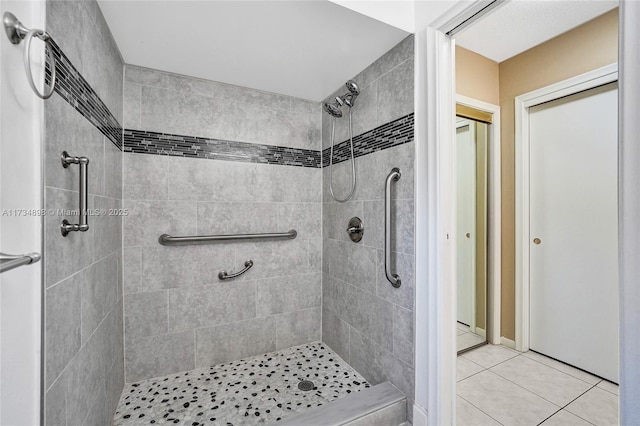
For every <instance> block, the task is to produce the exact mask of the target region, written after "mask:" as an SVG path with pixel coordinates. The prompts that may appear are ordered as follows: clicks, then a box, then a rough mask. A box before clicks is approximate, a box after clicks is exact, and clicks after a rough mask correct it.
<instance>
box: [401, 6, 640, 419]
mask: <svg viewBox="0 0 640 426" xmlns="http://www.w3.org/2000/svg"><path fill="white" fill-rule="evenodd" d="M423 3H426V2H417V3H416V11H415V13H416V22H417V23H418V22H419V21H418V18H419V17H420V16H419V15H420V14H422V13H423V12H424V11H423V10H422V6H421V4H423ZM465 3H466V2H458V3H455V4H454V6H452V7H451V9H450V10H449V11H447V12H446V13H445V14H444V15H443V16H442V17H440V18H439V19H437V20H436V21H434V22H431V23H429V24H427V25H426V26H422V25H420V26H417V27H416V36H415V97H414V105H415V141H416V146H415V149H416V161H415V166H416V167H415V184H416V186H415V199H416V203H415V210H416V260H417V261H416V271H415V272H416V293H415V299H416V300H415V302H416V306H415V400H414V407H413V424H414V425H416V426H423V425H426V424H427V411H428V421H429V423H430V424H435V425H450V424H455V401H456V385H455V383H456V370H455V359H456V358H455V357H456V355H455V335H456V331H455V326H454V325H453V321H454V319H455V306H454V304H455V298H454V297H453V295H452V294H451V292H450V291H448V287H450V283H451V281H450V277H447V278H449V281H448V280H447V278H445V277H444V275H446V271H447V269H448V268H449V266H448V264H447V259H446V256H444V255H443V251H447V247H446V246H444V244H443V241H444V240H445V231H446V227H445V226H444V224H443V219H444V218H443V217H442V216H443V215H447V214H452V213H453V211H452V210H450V209H451V206H449V205H447V204H444V203H443V200H442V198H441V197H442V195H443V194H442V193H441V191H442V189H450V188H446V185H443V184H442V182H441V179H442V175H443V174H444V175H446V172H447V169H446V166H447V165H448V162H447V161H446V157H445V158H442V157H440V156H439V155H438V154H439V151H440V148H441V147H442V146H443V145H446V144H448V143H450V142H451V140H452V139H453V136H454V135H453V131H452V130H453V129H452V128H451V129H450V128H449V123H450V121H449V120H451V117H453V116H454V115H455V96H454V91H455V89H454V84H453V81H454V74H455V58H454V57H453V56H454V54H453V49H452V40H451V38H450V37H448V36H447V35H446V34H447V32H449V31H451V30H453V29H455V28H456V26H459V25H462V24H464V23H471V22H473V21H474V20H475V17H474V15H475V14H477V13H480V12H481V11H482V9H483V8H485V7H487V6H491V5H492V4H493V3H492V2H491V1H487V0H475V1H473V2H472V3H471V4H469V3H466V4H465ZM495 3H497V2H495ZM638 20H640V2H627V1H623V2H621V3H620V29H619V37H620V57H619V61H620V79H619V84H620V87H619V94H620V99H619V105H620V111H619V113H620V126H619V132H620V150H621V155H620V191H619V195H620V196H619V200H620V203H621V211H620V230H619V235H620V242H619V246H620V310H621V311H620V380H621V384H620V424H627V423H629V422H630V421H631V420H632V419H636V418H638V417H640V406H639V405H638V404H637V403H636V401H637V400H638V398H640V363H639V362H638V359H639V357H640V355H638V351H637V348H638V347H639V346H640V337H639V335H638V332H637V330H638V328H640V315H638V314H637V306H638V304H640V286H638V282H639V281H640V264H639V263H638V262H637V261H636V259H637V257H638V253H640V237H639V235H640V232H637V231H638V229H639V228H640V221H638V217H639V214H640V195H639V194H640V191H638V188H639V187H640V168H638V167H637V165H638V163H639V162H640V149H639V148H638V143H637V140H638V137H637V135H638V134H639V133H640V121H639V120H638V119H637V117H638V114H639V113H640V101H639V98H638V93H640V82H639V81H638V79H637V75H638V72H640V51H639V50H638V48H637V40H638V36H639V35H640V28H639V27H638V25H637V22H638ZM451 127H453V126H451ZM443 187H444V188H443ZM443 246H444V247H443ZM439 249H441V250H439ZM448 324H451V326H450V327H449V326H448Z"/></svg>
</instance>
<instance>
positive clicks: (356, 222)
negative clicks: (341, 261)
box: [347, 217, 364, 243]
mask: <svg viewBox="0 0 640 426" xmlns="http://www.w3.org/2000/svg"><path fill="white" fill-rule="evenodd" d="M347 234H349V238H351V241H353V242H354V243H357V242H359V241H360V240H361V239H362V235H363V234H364V225H363V224H362V220H361V219H360V218H359V217H352V218H351V220H350V221H349V224H348V225H347Z"/></svg>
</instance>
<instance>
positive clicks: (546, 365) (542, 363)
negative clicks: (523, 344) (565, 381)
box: [522, 351, 602, 385]
mask: <svg viewBox="0 0 640 426" xmlns="http://www.w3.org/2000/svg"><path fill="white" fill-rule="evenodd" d="M533 352H534V353H536V354H537V353H538V352H535V351H533ZM525 353H526V352H523V353H522V356H524V357H525V358H527V359H530V360H531V361H535V362H537V363H538V364H541V365H544V366H545V367H549V368H552V369H554V370H556V371H559V372H561V373H563V374H566V375H567V376H570V377H572V378H574V379H577V380H580V381H581V382H584V383H586V384H588V385H591V383H589V382H587V381H586V380H582V379H581V378H580V377H577V376H574V375H573V374H571V373H567V372H566V371H562V370H560V369H559V368H556V367H554V366H552V365H549V364H545V363H544V362H541V361H538V360H537V359H535V358H530V357H528V356H526V355H525ZM539 355H541V356H544V357H545V358H546V359H550V360H552V361H557V360H554V359H553V358H549V357H546V356H545V355H542V354H539ZM557 362H560V363H562V365H566V366H567V367H571V368H575V369H576V370H578V371H581V372H583V373H585V374H589V375H591V376H593V377H595V378H597V379H598V381H597V382H596V383H595V385H597V384H598V383H600V382H602V379H600V378H599V377H597V376H594V375H593V374H591V373H589V372H587V371H584V370H580V369H579V368H577V367H574V366H572V365H569V364H565V363H563V362H562V361H557Z"/></svg>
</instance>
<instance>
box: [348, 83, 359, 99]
mask: <svg viewBox="0 0 640 426" xmlns="http://www.w3.org/2000/svg"><path fill="white" fill-rule="evenodd" d="M345 86H347V90H349V92H351V94H352V95H356V96H358V95H359V94H360V89H359V88H358V85H357V84H356V82H355V81H353V80H349V81H347V82H346V83H345Z"/></svg>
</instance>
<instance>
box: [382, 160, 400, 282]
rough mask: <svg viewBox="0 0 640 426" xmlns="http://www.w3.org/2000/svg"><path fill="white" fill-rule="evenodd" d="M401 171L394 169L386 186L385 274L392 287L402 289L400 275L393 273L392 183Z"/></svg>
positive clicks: (388, 177) (398, 177)
mask: <svg viewBox="0 0 640 426" xmlns="http://www.w3.org/2000/svg"><path fill="white" fill-rule="evenodd" d="M400 176H401V174H400V169H399V168H397V167H394V168H393V169H391V173H389V175H388V176H387V180H386V182H385V186H384V273H385V274H386V275H387V279H388V280H389V282H390V283H391V285H392V286H393V287H395V288H398V287H400V284H402V281H401V280H400V277H399V276H398V274H394V273H392V272H391V270H390V268H391V181H394V182H396V181H398V179H400Z"/></svg>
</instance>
